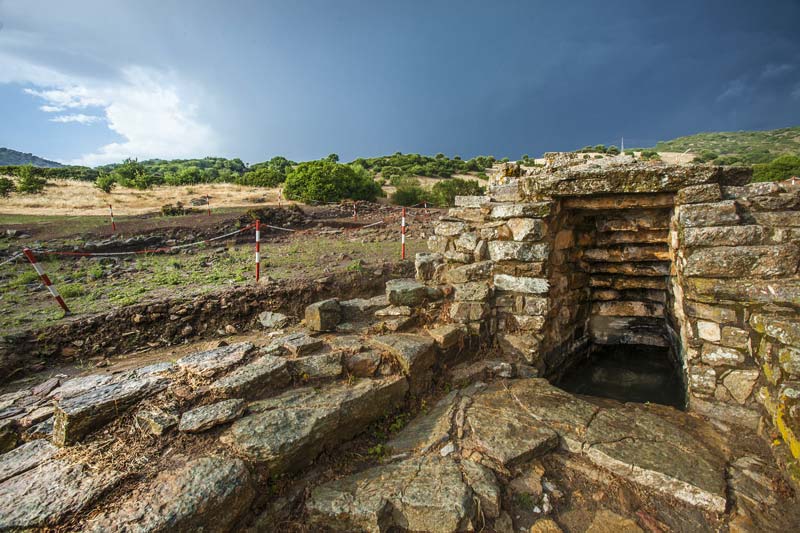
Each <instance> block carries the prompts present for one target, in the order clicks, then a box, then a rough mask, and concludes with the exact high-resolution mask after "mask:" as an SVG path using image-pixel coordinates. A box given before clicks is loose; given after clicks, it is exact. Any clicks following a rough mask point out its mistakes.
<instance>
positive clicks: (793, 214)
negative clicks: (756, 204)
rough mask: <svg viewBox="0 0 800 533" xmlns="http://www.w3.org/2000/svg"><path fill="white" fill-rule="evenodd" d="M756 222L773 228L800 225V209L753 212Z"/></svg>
mask: <svg viewBox="0 0 800 533" xmlns="http://www.w3.org/2000/svg"><path fill="white" fill-rule="evenodd" d="M751 216H752V217H753V220H755V221H756V224H760V225H762V226H768V227H771V228H782V227H790V228H796V227H800V211H773V212H763V213H758V212H756V213H751Z"/></svg>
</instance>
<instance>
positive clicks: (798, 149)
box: [655, 127, 800, 165]
mask: <svg viewBox="0 0 800 533" xmlns="http://www.w3.org/2000/svg"><path fill="white" fill-rule="evenodd" d="M655 149H656V150H658V151H659V152H686V151H689V152H691V153H694V154H697V155H698V156H699V157H698V160H699V161H701V162H710V163H714V164H718V165H733V164H747V165H752V164H756V163H769V162H770V161H772V160H773V159H775V158H776V157H778V156H780V155H784V154H791V155H800V127H793V128H781V129H777V130H766V131H724V132H717V133H698V134H696V135H687V136H686V137H678V138H677V139H672V140H671V141H659V142H658V144H656V146H655Z"/></svg>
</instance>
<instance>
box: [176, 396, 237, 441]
mask: <svg viewBox="0 0 800 533" xmlns="http://www.w3.org/2000/svg"><path fill="white" fill-rule="evenodd" d="M244 409H245V404H244V400H241V399H239V398H234V399H231V400H223V401H221V402H217V403H212V404H209V405H203V406H201V407H195V408H194V409H192V410H190V411H186V412H185V413H183V415H181V421H180V423H179V424H178V431H183V432H184V433H201V432H203V431H206V430H209V429H211V428H213V427H216V426H219V425H220V424H226V423H228V422H230V421H231V420H236V419H237V418H239V417H240V416H242V414H243V413H244Z"/></svg>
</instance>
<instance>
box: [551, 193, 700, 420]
mask: <svg viewBox="0 0 800 533" xmlns="http://www.w3.org/2000/svg"><path fill="white" fill-rule="evenodd" d="M673 203H674V198H673V195H672V194H668V193H665V194H657V195H652V194H651V195H636V194H631V195H613V196H607V197H592V198H585V199H584V198H580V197H572V198H565V199H562V200H561V202H560V204H561V205H560V209H558V210H557V215H556V217H554V220H553V224H554V226H555V227H554V228H552V229H551V231H550V233H551V235H552V236H553V242H552V250H553V251H552V252H551V256H550V259H549V271H550V279H549V281H550V287H551V292H550V298H551V300H552V303H551V316H549V317H548V324H549V326H547V327H546V329H545V335H544V341H543V344H544V346H545V349H546V351H545V363H546V375H547V377H548V378H549V379H550V381H551V382H553V383H554V384H557V385H559V386H561V387H562V388H564V389H566V390H568V391H571V392H575V393H580V394H589V395H595V396H602V397H609V398H613V399H616V400H620V401H631V402H654V403H662V404H666V405H671V406H674V407H678V408H680V409H683V408H684V407H685V403H686V400H685V397H686V394H685V385H684V383H683V379H682V377H681V376H682V375H683V372H682V371H681V368H682V363H681V361H680V355H679V354H680V353H681V351H680V347H679V346H678V345H677V343H678V342H679V340H678V339H679V335H678V334H677V333H676V332H678V331H679V327H680V325H679V323H678V321H677V320H676V318H675V316H674V314H673V312H672V309H673V302H674V297H673V291H672V280H673V279H674V278H673V277H672V274H673V273H674V268H673V266H672V258H673V257H674V251H673V250H671V248H670V224H671V220H672V216H673Z"/></svg>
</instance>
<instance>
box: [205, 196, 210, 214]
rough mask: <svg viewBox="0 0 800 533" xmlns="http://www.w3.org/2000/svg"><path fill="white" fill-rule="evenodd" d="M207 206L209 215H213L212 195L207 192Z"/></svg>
mask: <svg viewBox="0 0 800 533" xmlns="http://www.w3.org/2000/svg"><path fill="white" fill-rule="evenodd" d="M206 207H208V216H211V197H210V196H209V195H207V194H206Z"/></svg>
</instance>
